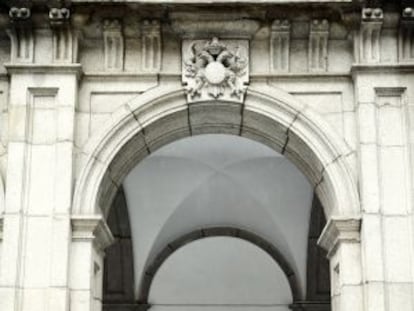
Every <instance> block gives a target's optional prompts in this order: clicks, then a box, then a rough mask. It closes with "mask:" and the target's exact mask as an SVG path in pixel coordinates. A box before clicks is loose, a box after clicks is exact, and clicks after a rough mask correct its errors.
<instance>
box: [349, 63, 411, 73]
mask: <svg viewBox="0 0 414 311" xmlns="http://www.w3.org/2000/svg"><path fill="white" fill-rule="evenodd" d="M365 72H368V73H369V72H374V73H376V72H383V73H390V72H397V73H401V72H407V73H412V72H414V62H409V63H392V64H353V65H352V67H351V73H352V74H357V73H365Z"/></svg>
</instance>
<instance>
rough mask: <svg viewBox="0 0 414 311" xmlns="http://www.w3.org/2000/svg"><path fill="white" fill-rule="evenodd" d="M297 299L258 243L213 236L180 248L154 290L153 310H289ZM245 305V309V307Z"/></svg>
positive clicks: (162, 270)
mask: <svg viewBox="0 0 414 311" xmlns="http://www.w3.org/2000/svg"><path fill="white" fill-rule="evenodd" d="M292 301H293V297H292V292H291V288H290V286H289V282H288V279H287V277H286V275H285V273H284V271H283V270H282V269H281V267H280V266H279V265H278V263H277V262H275V261H274V260H273V258H271V257H270V256H269V254H268V253H267V252H265V251H263V249H261V248H260V247H257V245H254V244H252V243H248V242H246V241H245V240H241V239H235V238H231V237H228V236H226V237H223V236H216V237H208V238H204V239H200V240H196V241H194V242H191V243H188V244H186V245H185V246H183V247H181V248H180V249H178V250H176V251H175V252H174V253H173V254H172V255H171V256H170V257H169V258H168V259H167V260H166V261H165V262H164V264H163V265H162V266H161V267H160V269H159V270H158V272H157V274H156V276H155V278H154V281H153V284H152V286H151V290H150V294H149V299H148V302H149V304H150V305H151V310H152V309H153V310H157V311H161V310H165V311H166V310H176V309H177V308H180V309H181V310H199V308H200V307H202V306H208V308H209V310H222V309H223V308H226V310H233V309H234V310H245V308H246V307H248V308H249V307H250V308H251V309H253V310H261V309H263V310H269V307H270V308H271V310H274V311H276V310H277V311H282V310H283V311H284V310H289V309H288V305H289V304H291V303H292ZM240 307H242V309H240Z"/></svg>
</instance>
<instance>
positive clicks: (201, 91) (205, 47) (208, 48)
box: [182, 37, 249, 103]
mask: <svg viewBox="0 0 414 311" xmlns="http://www.w3.org/2000/svg"><path fill="white" fill-rule="evenodd" d="M182 81H183V84H184V86H185V91H186V94H187V100H188V102H189V103H193V102H202V101H211V100H222V101H232V102H237V103H241V102H243V101H244V95H245V93H246V90H247V83H248V82H249V57H248V41H247V40H219V39H218V38H216V37H215V38H212V39H211V40H193V41H191V40H184V41H183V68H182Z"/></svg>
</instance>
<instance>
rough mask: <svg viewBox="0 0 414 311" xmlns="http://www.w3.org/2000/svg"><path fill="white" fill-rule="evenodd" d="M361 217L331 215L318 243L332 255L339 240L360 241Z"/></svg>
mask: <svg viewBox="0 0 414 311" xmlns="http://www.w3.org/2000/svg"><path fill="white" fill-rule="evenodd" d="M360 229H361V217H360V216H354V217H332V218H331V219H330V220H329V221H328V223H327V224H326V226H325V228H324V229H323V231H322V233H321V236H320V237H319V240H318V245H319V246H321V247H323V248H324V249H325V250H326V251H327V252H328V257H329V258H330V257H332V256H333V255H334V254H335V252H336V250H337V248H338V246H339V243H341V242H348V243H358V242H359V241H360Z"/></svg>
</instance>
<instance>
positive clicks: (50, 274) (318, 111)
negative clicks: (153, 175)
mask: <svg viewBox="0 0 414 311" xmlns="http://www.w3.org/2000/svg"><path fill="white" fill-rule="evenodd" d="M86 2H87V1H80V0H77V1H72V6H71V7H69V8H67V9H66V8H63V9H62V8H61V7H55V8H53V7H47V6H38V4H34V6H33V7H30V6H28V7H24V6H22V5H21V3H20V2H18V1H11V2H10V4H7V5H6V4H3V3H2V4H0V109H1V115H0V177H1V181H2V184H3V185H4V187H2V188H4V189H3V191H4V195H0V309H1V310H5V311H11V310H14V311H16V310H18V311H29V310H56V311H61V310H62V311H63V310H66V311H68V310H70V311H78V310H82V311H84V310H100V308H101V301H100V299H101V287H102V286H101V283H102V269H103V265H102V260H103V250H104V248H105V247H106V246H107V245H108V244H109V243H110V242H111V240H112V237H111V234H110V232H109V230H108V228H107V226H106V224H105V215H106V214H107V208H108V206H110V199H111V198H112V197H113V195H114V193H115V192H116V189H117V187H118V186H119V185H120V183H121V182H122V178H123V177H124V176H125V175H126V174H127V173H128V172H129V171H130V170H131V169H132V168H133V167H134V166H135V165H136V164H137V163H138V161H139V160H140V159H141V158H143V157H144V156H146V155H147V154H148V153H151V152H152V150H155V149H156V148H157V147H159V146H161V145H162V144H164V143H166V142H170V141H174V140H176V139H178V138H180V137H185V136H189V135H192V134H193V135H194V134H197V133H217V132H218V133H227V134H228V133H230V134H236V135H240V136H244V137H247V138H252V139H255V140H258V141H260V142H263V143H266V144H267V145H269V146H271V147H273V148H274V149H275V150H277V151H279V152H282V153H284V154H285V156H286V157H288V158H289V159H290V160H292V162H293V163H294V164H296V165H297V166H298V168H299V169H300V170H301V171H302V172H303V173H304V175H306V176H307V177H308V179H309V181H310V183H311V184H312V185H313V186H314V187H315V191H316V193H317V195H318V196H319V198H320V199H321V201H322V203H323V205H324V209H325V212H326V216H327V218H328V225H327V227H326V229H325V231H324V233H323V234H322V236H321V239H320V244H321V245H322V246H324V247H325V248H326V249H328V250H329V258H330V262H331V276H332V286H331V287H332V305H333V310H335V311H348V310H353V311H368V310H376V311H377V310H384V311H397V310H410V309H412V308H413V307H414V305H413V304H414V301H413V293H414V287H413V281H414V271H413V269H412V264H413V262H414V258H413V251H414V244H413V239H412V236H413V235H412V232H413V225H414V223H413V217H412V214H413V213H412V209H413V203H414V202H413V199H412V180H411V176H412V171H413V168H414V166H413V165H412V157H413V154H414V153H413V149H412V141H413V137H412V134H413V128H414V127H413V124H412V122H413V110H412V103H413V98H414V89H413V85H414V51H412V48H413V45H412V41H413V32H412V27H413V13H412V12H413V10H412V8H410V7H407V5H406V4H404V3H405V2H403V1H401V3H399V1H396V2H395V3H394V4H392V5H390V6H387V7H384V8H383V9H382V8H376V7H373V8H371V7H367V6H364V4H363V3H350V2H349V1H337V2H336V4H332V5H329V6H328V5H326V4H324V2H326V1H309V2H312V3H318V5H317V6H311V5H308V4H306V3H301V4H300V5H299V4H298V3H297V1H294V0H292V1H279V2H278V3H277V1H257V2H258V3H259V2H260V3H261V5H260V6H259V5H258V3H254V4H251V5H248V4H246V5H243V4H237V7H236V6H235V4H233V6H230V5H229V4H228V3H230V2H232V1H220V2H222V3H225V2H228V3H227V5H224V6H217V7H215V6H214V5H212V6H211V7H206V6H200V7H194V3H192V5H188V1H187V5H185V6H179V5H175V4H178V2H183V1H173V2H171V1H168V2H169V4H168V5H159V4H160V3H161V2H162V1H142V2H143V3H144V2H146V4H143V3H141V4H139V3H138V2H137V1H119V2H117V4H112V5H111V6H110V5H103V4H104V2H109V1H101V2H100V3H96V2H95V3H93V4H86ZM123 2H125V3H123ZM127 2H128V5H126V3H127ZM166 2H167V1H166ZM184 2H186V1H184ZM199 2H200V3H201V2H205V1H199ZM243 2H245V1H243ZM157 3H158V4H157ZM293 3H295V5H294V6H293V5H292V4H293ZM289 4H290V5H289ZM256 6H257V7H256ZM213 37H217V38H218V41H219V42H220V43H221V44H223V45H224V46H226V47H229V46H230V45H231V44H230V42H234V40H240V41H243V42H245V43H248V44H246V45H245V46H246V47H247V48H248V51H247V52H248V59H247V60H246V61H247V62H248V74H246V72H241V71H237V70H238V69H235V67H234V66H238V65H240V64H241V63H242V60H241V59H240V58H239V59H237V57H239V56H238V54H237V53H238V52H237V51H236V49H233V48H232V49H230V48H229V49H228V50H229V51H230V50H231V51H230V52H231V53H230V54H231V55H230V56H229V57H231V59H232V60H231V64H233V65H234V66H233V67H231V68H230V67H226V69H225V70H227V71H225V72H226V75H225V76H223V77H222V78H220V76H217V72H213V74H212V76H211V75H206V74H205V70H206V66H207V65H206V64H204V65H203V64H201V63H196V64H195V65H194V70H196V75H195V76H192V77H190V78H189V79H190V81H193V82H194V81H196V79H197V77H198V78H199V79H201V81H203V83H204V84H203V85H201V86H200V88H199V89H198V91H200V95H197V94H196V95H195V96H193V95H191V94H190V93H189V92H190V91H189V89H188V85H187V86H185V85H182V82H183V81H182V79H183V71H182V68H183V62H185V61H188V60H189V59H191V57H193V56H194V57H195V58H197V57H199V56H198V55H196V54H197V53H195V54H191V51H189V50H188V49H184V50H182V46H181V43H182V42H183V40H190V41H192V40H203V41H204V40H206V43H207V48H206V50H204V52H206V51H207V52H208V53H210V55H209V56H206V57H207V58H211V56H214V57H216V58H214V57H213V58H214V60H213V61H212V60H210V62H216V67H217V68H221V69H220V70H222V69H223V68H222V66H223V64H224V62H222V61H220V64H221V65H220V64H217V62H219V61H218V60H217V59H218V56H217V55H215V54H214V51H213V49H212V46H211V43H210V45H208V42H209V40H211V39H212V38H213ZM232 40H233V41H232ZM211 42H213V41H211ZM200 49H202V48H200ZM212 51H213V52H212ZM223 57H224V56H223ZM200 64H201V65H200ZM229 68H230V69H229ZM223 70H224V69H223ZM230 76H231V77H232V79H233V77H234V80H230V78H229V77H230ZM241 76H243V77H242V78H240V77H241ZM200 77H201V78H200ZM191 79H193V80H191ZM215 79H218V80H217V81H218V82H217V83H216V84H214V83H212V81H215ZM246 79H247V80H246ZM247 81H248V83H246V82H247ZM233 82H234V83H236V84H237V83H240V84H239V85H237V87H234V85H232V84H231V83H233ZM211 87H213V88H214V89H215V90H214V92H218V93H214V92H213V93H214V94H215V95H211V94H209V92H210V91H211V90H210V88H211ZM234 90H235V91H236V92H237V96H236V95H235V96H233V95H228V94H230V93H229V92H232V91H234ZM221 91H222V92H223V94H224V95H223V97H222V98H221V96H222V95H220V92H221ZM226 94H227V95H228V97H226V98H225V96H227V95H226ZM197 96H201V99H200V98H198V97H197ZM197 100H198V101H200V100H202V101H203V103H202V104H197V103H194V102H195V101H197ZM0 188H1V187H0ZM3 197H4V200H3ZM1 223H2V224H3V225H1Z"/></svg>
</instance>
